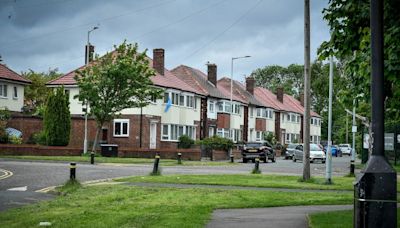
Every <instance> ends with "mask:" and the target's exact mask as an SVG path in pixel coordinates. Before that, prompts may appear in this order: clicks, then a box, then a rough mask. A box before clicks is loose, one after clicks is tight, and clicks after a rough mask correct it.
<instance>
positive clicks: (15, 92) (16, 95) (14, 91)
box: [13, 86, 18, 99]
mask: <svg viewBox="0 0 400 228" xmlns="http://www.w3.org/2000/svg"><path fill="white" fill-rule="evenodd" d="M13 99H18V87H17V86H13Z"/></svg>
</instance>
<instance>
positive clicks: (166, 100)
mask: <svg viewBox="0 0 400 228" xmlns="http://www.w3.org/2000/svg"><path fill="white" fill-rule="evenodd" d="M168 97H169V93H164V103H165V104H166V103H168Z"/></svg>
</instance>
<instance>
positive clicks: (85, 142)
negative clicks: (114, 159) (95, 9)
mask: <svg viewBox="0 0 400 228" xmlns="http://www.w3.org/2000/svg"><path fill="white" fill-rule="evenodd" d="M98 28H99V27H97V26H95V27H93V28H92V29H91V30H89V31H88V33H87V44H86V63H85V65H86V66H89V62H90V61H89V57H90V41H89V40H90V33H91V32H93V31H94V30H96V29H98ZM85 106H86V107H85V138H84V140H83V153H84V154H86V153H87V148H88V145H87V119H88V103H87V101H86V102H85Z"/></svg>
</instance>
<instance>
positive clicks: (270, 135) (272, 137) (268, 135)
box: [264, 132, 276, 145]
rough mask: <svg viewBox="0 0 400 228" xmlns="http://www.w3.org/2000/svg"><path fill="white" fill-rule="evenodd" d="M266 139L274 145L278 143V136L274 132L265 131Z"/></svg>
mask: <svg viewBox="0 0 400 228" xmlns="http://www.w3.org/2000/svg"><path fill="white" fill-rule="evenodd" d="M264 140H265V141H268V142H270V143H272V145H275V144H276V138H275V135H274V133H272V132H264Z"/></svg>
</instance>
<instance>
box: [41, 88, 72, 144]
mask: <svg viewBox="0 0 400 228" xmlns="http://www.w3.org/2000/svg"><path fill="white" fill-rule="evenodd" d="M68 99H69V95H68V94H67V93H65V92H64V88H63V87H61V88H58V89H57V90H56V92H55V93H54V92H52V93H51V94H50V95H49V97H48V98H47V102H46V108H45V111H44V116H43V123H44V129H43V131H44V134H45V139H46V145H49V146H66V145H68V143H69V134H70V131H71V114H70V112H69V101H68Z"/></svg>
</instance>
